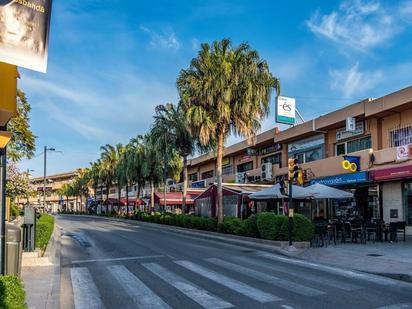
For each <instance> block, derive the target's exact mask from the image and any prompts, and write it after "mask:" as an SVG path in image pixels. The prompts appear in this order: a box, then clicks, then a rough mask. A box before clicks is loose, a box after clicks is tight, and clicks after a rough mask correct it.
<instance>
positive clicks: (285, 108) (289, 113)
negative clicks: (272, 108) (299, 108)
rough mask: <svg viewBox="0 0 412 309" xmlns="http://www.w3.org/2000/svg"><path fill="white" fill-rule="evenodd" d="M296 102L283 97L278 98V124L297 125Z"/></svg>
mask: <svg viewBox="0 0 412 309" xmlns="http://www.w3.org/2000/svg"><path fill="white" fill-rule="evenodd" d="M295 105H296V101H295V99H294V98H288V97H281V96H278V97H277V98H276V122H278V123H284V124H292V125H293V124H295V118H296V110H295V109H296V106H295Z"/></svg>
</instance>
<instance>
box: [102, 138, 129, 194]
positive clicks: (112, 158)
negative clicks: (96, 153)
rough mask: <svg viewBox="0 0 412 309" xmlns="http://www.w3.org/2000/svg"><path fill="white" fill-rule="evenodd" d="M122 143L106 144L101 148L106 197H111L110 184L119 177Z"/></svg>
mask: <svg viewBox="0 0 412 309" xmlns="http://www.w3.org/2000/svg"><path fill="white" fill-rule="evenodd" d="M122 148H123V146H122V144H117V145H116V146H112V145H109V144H106V146H102V147H100V149H101V151H102V152H101V155H100V159H101V167H102V169H101V174H100V175H101V178H102V179H103V180H104V183H105V185H106V190H107V192H106V198H107V199H108V198H109V190H110V186H111V185H112V184H113V183H114V182H115V181H116V180H118V179H117V167H118V163H119V160H120V154H121V152H122V151H123V150H122ZM117 185H118V191H119V192H118V197H119V201H120V189H121V187H120V186H119V184H117Z"/></svg>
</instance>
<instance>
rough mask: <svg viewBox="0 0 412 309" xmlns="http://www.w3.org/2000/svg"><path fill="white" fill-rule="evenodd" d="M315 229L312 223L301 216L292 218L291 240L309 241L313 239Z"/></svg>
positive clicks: (296, 215)
mask: <svg viewBox="0 0 412 309" xmlns="http://www.w3.org/2000/svg"><path fill="white" fill-rule="evenodd" d="M314 230H315V227H314V225H313V223H312V222H310V221H309V219H307V218H306V217H305V216H303V215H301V214H295V215H294V216H293V240H294V241H310V240H312V238H313V234H314Z"/></svg>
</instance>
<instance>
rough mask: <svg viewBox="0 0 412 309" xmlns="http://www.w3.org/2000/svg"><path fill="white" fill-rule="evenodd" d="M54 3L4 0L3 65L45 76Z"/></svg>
mask: <svg viewBox="0 0 412 309" xmlns="http://www.w3.org/2000/svg"><path fill="white" fill-rule="evenodd" d="M51 6H52V0H0V61H1V62H5V63H8V64H12V65H16V66H20V67H24V68H27V69H31V70H35V71H39V72H43V73H45V72H46V70H47V54H48V41H49V28H50V16H51Z"/></svg>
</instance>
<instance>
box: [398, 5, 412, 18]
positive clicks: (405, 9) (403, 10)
mask: <svg viewBox="0 0 412 309" xmlns="http://www.w3.org/2000/svg"><path fill="white" fill-rule="evenodd" d="M399 14H400V16H401V18H402V19H403V20H404V21H406V22H408V23H412V0H408V1H404V2H402V4H401V5H400V7H399Z"/></svg>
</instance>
